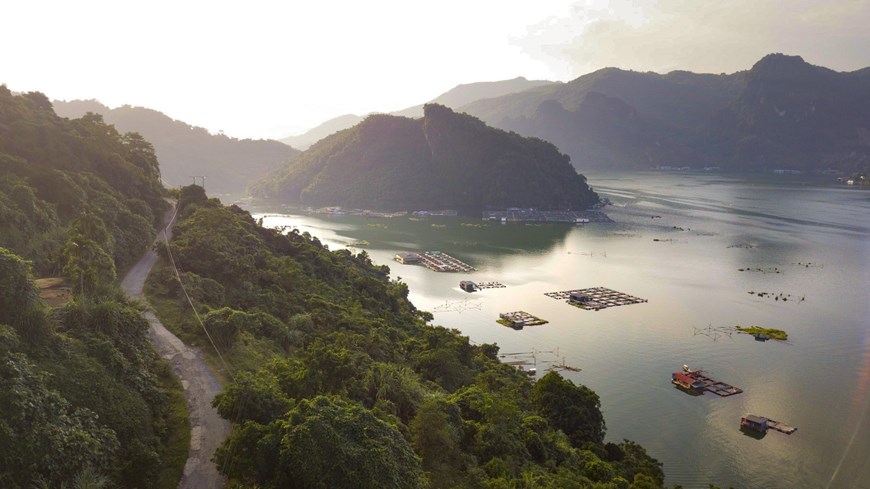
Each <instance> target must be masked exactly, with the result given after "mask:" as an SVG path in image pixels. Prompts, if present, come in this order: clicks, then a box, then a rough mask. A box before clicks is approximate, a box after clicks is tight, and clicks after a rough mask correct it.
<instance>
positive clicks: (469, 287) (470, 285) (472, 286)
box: [459, 280, 507, 292]
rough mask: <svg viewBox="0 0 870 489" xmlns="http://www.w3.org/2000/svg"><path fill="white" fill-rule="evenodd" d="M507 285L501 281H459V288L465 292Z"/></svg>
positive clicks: (499, 287)
mask: <svg viewBox="0 0 870 489" xmlns="http://www.w3.org/2000/svg"><path fill="white" fill-rule="evenodd" d="M505 287H507V285H505V284H503V283H501V282H472V281H471V280H462V281H460V282H459V288H460V289H462V290H464V291H466V292H477V291H478V290H486V289H504V288H505Z"/></svg>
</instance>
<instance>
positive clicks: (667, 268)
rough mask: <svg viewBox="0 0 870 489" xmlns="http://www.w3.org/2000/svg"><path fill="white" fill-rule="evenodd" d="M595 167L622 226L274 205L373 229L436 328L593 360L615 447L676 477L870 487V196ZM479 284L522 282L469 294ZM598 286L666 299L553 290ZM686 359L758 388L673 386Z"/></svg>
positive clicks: (349, 231) (269, 220) (331, 226)
mask: <svg viewBox="0 0 870 489" xmlns="http://www.w3.org/2000/svg"><path fill="white" fill-rule="evenodd" d="M587 176H588V177H589V181H590V184H591V185H592V186H593V187H594V188H595V189H596V190H597V191H598V192H599V193H600V194H602V195H604V196H607V197H609V198H610V199H611V200H612V201H613V202H614V204H615V205H614V206H610V207H608V208H607V209H606V211H607V213H608V214H609V215H610V216H611V217H612V218H613V219H614V220H616V221H617V223H616V224H609V225H604V224H594V225H586V226H584V227H575V226H570V225H561V224H559V225H557V224H549V225H529V224H522V223H510V224H500V223H482V222H481V221H479V220H471V219H456V218H429V219H426V220H420V221H412V220H409V219H408V218H399V219H365V218H357V217H337V218H327V217H318V216H307V215H293V214H286V213H285V214H282V215H274V211H275V210H274V209H270V210H266V211H267V215H266V217H265V219H264V221H265V224H266V225H267V226H277V225H291V226H296V227H298V228H300V230H302V231H308V232H310V233H311V234H312V235H315V236H317V237H319V238H320V239H321V241H323V242H324V243H327V244H328V245H329V246H330V248H331V249H337V248H339V247H344V246H348V245H350V244H352V243H354V242H356V241H358V240H367V241H368V242H369V243H370V244H369V245H368V246H366V247H365V248H364V249H365V250H366V251H367V252H368V253H369V255H370V256H371V257H372V259H373V260H375V261H376V262H378V263H383V264H389V266H390V268H391V270H392V276H393V278H397V277H401V280H402V281H404V282H406V283H408V285H409V287H410V290H411V300H412V301H413V302H414V304H416V305H417V307H419V308H421V309H425V310H429V311H432V312H433V313H434V314H435V323H436V324H441V325H443V326H446V327H451V328H456V329H459V330H460V331H462V332H463V334H466V335H468V336H469V337H470V338H471V339H472V341H475V342H478V343H481V342H488V343H493V342H495V343H498V345H499V346H500V347H501V351H502V352H532V351H538V352H539V353H538V354H537V355H536V358H537V366H538V371H539V372H542V371H543V370H544V369H545V368H546V367H547V366H548V365H550V364H549V363H547V362H552V361H553V360H555V359H556V358H558V360H559V361H560V362H561V361H562V358H563V357H564V362H566V363H567V364H569V365H572V366H576V367H579V368H581V369H582V371H580V372H577V373H573V372H564V373H563V375H565V376H567V377H568V378H570V379H571V380H573V381H575V382H578V383H582V384H585V385H587V386H589V387H590V388H592V389H594V390H595V391H596V392H597V393H598V394H599V396H600V397H601V404H602V410H603V412H604V416H605V419H606V421H607V438H608V440H611V441H620V440H622V439H623V438H629V439H632V440H634V441H637V442H639V443H640V444H642V445H643V446H644V447H646V448H647V450H648V451H649V452H650V454H651V455H653V456H654V457H656V458H657V459H658V460H659V461H661V462H664V468H665V474H666V476H667V480H666V483H667V484H681V485H683V487H685V488H687V489H689V488H696V487H697V488H701V487H703V488H706V487H707V485H708V484H709V483H715V484H717V485H720V486H723V487H727V486H729V485H730V486H733V487H736V488H798V487H800V488H803V487H806V488H827V487H831V488H870V463H868V462H870V420H868V419H867V417H868V404H870V321H868V318H870V302H868V298H870V295H868V289H870V192H868V191H861V190H857V189H853V188H847V187H843V186H837V185H834V184H830V183H828V182H827V181H824V180H812V179H809V178H797V179H796V178H789V177H785V178H774V177H746V178H744V177H735V176H723V175H711V174H706V175H691V174H667V173H641V174H615V173H587ZM269 213H272V214H269ZM652 216H660V217H655V218H654V217H652ZM654 239H658V240H659V241H654ZM412 250H441V251H444V252H447V253H449V254H451V255H454V256H456V257H458V258H460V259H462V260H464V261H466V262H468V263H470V264H472V265H473V266H475V267H477V269H478V271H477V272H474V273H470V274H439V273H435V272H432V271H429V270H427V269H425V268H422V267H418V266H412V265H400V264H398V263H395V262H393V261H392V257H393V256H394V254H395V253H396V252H397V251H412ZM807 264H809V266H807ZM740 268H752V269H755V268H762V269H764V270H766V271H771V270H773V269H774V268H775V269H778V270H780V271H781V273H772V272H771V273H764V272H757V271H753V272H746V271H744V272H740V271H738V269H740ZM463 279H471V280H498V281H500V282H502V283H504V284H506V285H507V286H508V287H507V288H505V289H492V290H486V291H482V292H477V293H474V294H467V293H465V292H463V291H462V290H460V289H459V281H460V280H463ZM596 286H602V287H608V288H612V289H616V290H619V291H622V292H626V293H629V294H632V295H635V296H639V297H642V298H645V299H648V300H649V302H648V303H645V304H638V305H631V306H624V307H615V308H610V309H606V310H603V311H598V312H592V311H584V310H580V309H577V308H574V307H571V306H569V305H567V304H565V303H563V302H560V301H557V300H554V299H550V298H548V297H545V296H544V292H550V291H558V290H569V289H577V288H586V287H596ZM749 291H754V292H769V293H772V294H773V295H778V294H783V296H784V297H786V298H787V299H788V300H787V301H781V300H780V301H777V300H774V299H773V298H760V297H758V296H756V295H750V294H749V293H748V292H749ZM801 299H803V300H801ZM515 310H525V311H528V312H530V313H532V314H534V315H537V316H540V317H542V318H544V319H547V320H548V321H549V324H547V325H544V326H538V327H531V328H526V329H525V330H523V331H514V330H512V329H509V328H505V327H502V326H500V325H498V324H497V323H496V322H495V319H497V317H498V313H499V312H506V311H515ZM754 324H757V325H762V326H767V327H775V328H780V329H784V330H786V331H787V332H788V333H789V336H790V339H789V341H788V342H786V343H780V342H774V341H769V342H766V343H760V342H756V341H754V340H753V339H752V337H749V336H746V335H737V334H732V335H728V334H725V333H724V332H721V331H719V330H720V329H721V328H725V327H729V326H734V325H754ZM705 328H706V330H705ZM556 351H558V357H557V356H556V353H555V352H556ZM548 352H553V353H548ZM683 364H688V365H689V366H690V367H693V368H701V369H704V370H705V371H707V372H708V373H709V375H710V376H712V377H714V378H716V379H719V380H722V381H725V382H728V383H730V384H733V385H735V386H738V387H741V388H743V389H744V393H743V394H739V395H736V396H732V397H728V398H720V397H718V396H715V395H713V394H711V393H706V394H704V395H702V396H698V397H693V396H690V395H688V394H685V393H683V392H682V391H679V390H677V389H676V388H675V387H674V386H673V385H671V383H670V374H671V372H673V371H675V370H679V369H680V367H681V366H682V365H683ZM747 412H752V413H755V414H759V415H762V416H767V417H770V418H773V419H776V420H779V421H783V422H785V423H788V424H791V425H793V426H797V427H798V431H797V432H796V433H795V434H793V435H791V436H788V435H784V434H781V433H778V432H774V431H771V432H769V433H768V434H767V435H766V436H765V437H763V438H762V439H755V438H751V437H749V436H746V435H744V434H742V433H741V432H740V430H739V427H738V425H739V421H740V417H741V415H742V414H744V413H747Z"/></svg>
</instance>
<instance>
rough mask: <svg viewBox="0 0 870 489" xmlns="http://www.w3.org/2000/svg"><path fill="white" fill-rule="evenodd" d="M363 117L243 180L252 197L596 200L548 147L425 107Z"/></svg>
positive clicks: (394, 205)
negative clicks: (411, 113)
mask: <svg viewBox="0 0 870 489" xmlns="http://www.w3.org/2000/svg"><path fill="white" fill-rule="evenodd" d="M423 112H424V116H423V117H422V118H420V119H411V118H407V117H400V116H392V115H384V114H381V115H371V116H369V117H367V118H366V119H365V120H364V121H363V122H361V123H359V124H358V125H356V126H354V127H352V128H350V129H345V130H343V131H339V132H338V133H336V134H333V135H331V136H329V137H327V138H325V139H323V140H321V141H320V142H318V143H317V144H315V145H314V146H312V147H311V148H309V149H308V150H307V151H305V152H304V153H302V154H301V155H299V157H297V158H296V159H295V160H293V161H292V162H291V163H290V164H289V165H288V166H286V167H285V168H282V169H280V170H278V171H276V172H274V173H273V174H271V175H268V176H267V177H265V178H263V179H262V180H260V181H259V182H258V183H256V184H254V185H252V187H251V190H252V193H253V194H254V196H256V197H260V198H264V199H269V200H277V201H280V202H282V203H296V204H304V205H312V206H325V205H340V206H347V207H358V208H369V209H379V210H414V209H457V210H460V211H473V210H481V209H485V208H504V207H511V206H517V207H537V208H540V209H586V208H588V207H590V206H591V205H593V204H595V203H596V202H598V196H597V195H596V194H595V192H593V191H592V190H591V189H590V188H589V187H588V185H587V184H586V178H585V177H583V176H582V175H579V174H577V172H576V171H575V170H574V168H573V167H572V166H571V165H570V162H569V159H568V157H567V156H565V155H563V154H561V153H560V152H559V151H558V149H557V148H556V147H555V146H553V145H552V144H550V143H548V142H546V141H542V140H540V139H536V138H525V137H522V136H520V135H518V134H514V133H508V132H505V131H501V130H498V129H494V128H491V127H488V126H487V125H486V124H484V123H483V122H481V121H480V120H479V119H476V118H474V117H471V116H469V115H466V114H458V113H455V112H453V110H451V109H450V108H447V107H444V106H442V105H437V104H427V105H425V106H424V108H423Z"/></svg>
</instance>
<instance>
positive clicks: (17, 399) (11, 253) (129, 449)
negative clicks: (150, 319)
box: [0, 86, 187, 488]
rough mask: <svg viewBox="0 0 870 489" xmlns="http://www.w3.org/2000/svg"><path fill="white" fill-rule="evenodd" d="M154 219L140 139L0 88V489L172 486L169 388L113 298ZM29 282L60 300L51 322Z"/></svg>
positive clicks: (174, 431)
mask: <svg viewBox="0 0 870 489" xmlns="http://www.w3.org/2000/svg"><path fill="white" fill-rule="evenodd" d="M166 207H167V204H166V203H165V202H164V200H163V188H162V186H161V184H160V173H159V169H158V164H157V159H156V157H155V155H154V151H153V149H152V147H151V145H150V144H149V143H148V142H147V141H145V140H144V139H143V138H142V137H141V136H139V135H138V134H132V133H129V134H123V135H122V134H120V133H118V132H117V131H116V130H115V129H114V128H113V127H112V126H109V125H106V124H104V123H103V121H102V119H101V117H100V116H98V115H90V116H86V117H83V118H81V119H75V120H68V119H64V118H61V117H58V116H57V115H56V114H55V113H54V111H53V110H52V106H51V103H50V102H49V100H48V99H47V98H46V97H45V96H44V95H42V94H41V93H35V92H34V93H28V94H25V95H13V94H12V93H11V92H10V91H9V90H8V89H7V88H6V87H5V86H0V393H2V394H0V487H4V488H5V487H63V486H64V485H65V486H66V487H73V485H74V484H76V486H75V487H96V486H93V485H91V486H88V485H87V484H94V483H100V482H102V483H103V484H104V486H105V485H107V486H111V487H141V488H146V487H148V488H150V487H171V486H172V485H173V484H174V483H177V480H178V477H179V475H180V470H181V468H182V465H183V462H184V456H185V452H186V445H185V443H186V442H185V441H184V440H185V438H186V436H187V435H186V432H185V429H186V425H185V421H184V415H183V414H182V415H181V416H180V417H179V416H178V413H177V412H174V413H173V410H174V409H176V408H177V406H178V402H179V400H180V388H179V387H178V386H177V385H176V381H175V380H174V378H173V377H172V374H171V372H170V371H169V370H168V367H167V366H166V365H165V364H163V363H162V362H161V361H160V360H159V359H158V358H157V356H156V355H155V353H154V351H153V348H152V345H151V343H150V341H149V340H148V337H147V334H146V333H147V330H148V323H147V322H146V321H145V320H144V319H142V317H141V316H140V311H139V309H137V308H136V307H134V305H133V304H131V303H129V302H128V301H127V300H126V299H124V298H123V296H122V294H120V292H119V291H118V289H117V287H116V285H115V279H116V276H117V273H118V271H119V270H123V269H124V268H125V267H127V266H129V265H130V264H131V263H132V262H133V261H134V260H136V259H137V258H138V257H139V256H140V255H141V254H142V252H144V251H145V250H146V249H147V247H148V246H149V244H150V243H151V241H152V239H153V236H154V229H155V223H157V222H158V221H160V220H161V219H162V214H163V211H164V210H165V209H166ZM34 273H36V274H38V275H39V276H46V275H52V276H61V277H65V278H66V279H67V280H68V282H69V284H70V286H71V288H72V300H71V301H69V302H67V303H65V304H61V305H59V306H58V307H56V308H53V309H50V308H49V307H48V306H47V305H46V304H45V303H44V302H43V301H42V300H41V299H40V295H39V291H38V289H37V288H36V286H35V285H34V283H33V281H32V279H33V274H34ZM180 403H181V411H183V410H184V408H183V400H180ZM179 437H180V439H179ZM178 452H181V453H180V458H179V453H178ZM179 461H180V463H181V465H180V464H179Z"/></svg>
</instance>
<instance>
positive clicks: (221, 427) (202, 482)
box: [121, 207, 230, 489]
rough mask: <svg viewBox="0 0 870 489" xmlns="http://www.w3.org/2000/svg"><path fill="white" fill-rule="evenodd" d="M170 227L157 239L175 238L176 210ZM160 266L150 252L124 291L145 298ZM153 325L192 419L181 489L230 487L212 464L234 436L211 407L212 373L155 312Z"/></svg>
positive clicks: (215, 384) (169, 214)
mask: <svg viewBox="0 0 870 489" xmlns="http://www.w3.org/2000/svg"><path fill="white" fill-rule="evenodd" d="M164 222H165V223H166V227H164V229H163V230H162V231H161V232H160V234H158V235H157V240H158V241H162V240H163V238H164V235H165V236H166V238H167V239H168V238H170V237H172V225H173V224H174V223H175V208H174V207H173V209H172V210H170V211H169V212H167V213H166V216H165V220H164ZM156 262H157V253H155V252H154V251H153V250H149V251H148V252H147V253H145V255H144V256H143V257H142V258H141V259H140V260H139V262H138V263H136V265H134V266H133V268H131V269H130V271H129V272H127V275H126V276H124V280H123V281H121V288H122V289H123V290H124V292H126V293H127V294H128V295H130V296H131V297H137V298H143V293H142V289H143V288H144V286H145V279H146V278H147V277H148V273H150V272H151V268H152V267H153V266H154V264H155V263H156ZM143 316H144V317H145V319H147V320H148V322H149V323H151V330H150V335H151V339H152V340H153V341H154V344H155V346H156V347H157V352H158V353H159V354H160V355H161V356H162V357H163V358H165V359H166V360H168V361H169V362H171V363H172V369H173V370H174V371H175V375H177V376H178V378H179V379H180V380H181V386H182V387H183V388H184V398H185V399H186V400H187V409H188V416H189V417H190V453H189V455H188V458H187V463H186V464H185V465H184V475H183V476H182V477H181V481H180V482H179V483H178V487H179V489H209V488H221V487H223V486H224V484H226V479H224V478H223V477H222V476H221V475H220V474H218V471H217V467H215V464H214V463H213V462H212V461H211V457H212V455H213V454H214V451H215V449H216V448H217V447H218V446H219V445H220V444H221V442H223V440H224V438H226V437H227V435H229V433H230V424H229V423H228V422H227V421H226V420H224V419H222V418H221V417H220V416H218V414H217V411H215V409H214V408H213V407H212V406H211V400H212V399H214V396H215V395H216V394H217V393H219V392H220V391H221V386H220V384H218V382H217V380H215V378H214V375H212V373H211V370H210V369H209V368H208V366H207V365H206V364H205V361H204V360H203V357H202V353H201V352H199V351H198V350H196V349H193V348H190V347H188V346H187V345H185V344H184V343H183V342H182V341H181V340H180V339H178V337H177V336H175V335H174V334H172V333H171V332H169V330H167V329H166V328H165V327H164V326H163V325H162V324H160V321H159V320H158V319H157V317H156V316H154V313H153V312H151V311H148V312H145V313H144V314H143Z"/></svg>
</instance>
